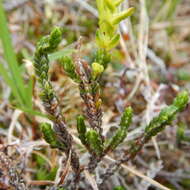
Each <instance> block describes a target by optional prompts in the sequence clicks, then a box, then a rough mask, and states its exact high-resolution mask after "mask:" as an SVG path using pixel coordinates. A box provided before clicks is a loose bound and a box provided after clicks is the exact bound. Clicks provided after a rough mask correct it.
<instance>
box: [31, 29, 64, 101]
mask: <svg viewBox="0 0 190 190" xmlns="http://www.w3.org/2000/svg"><path fill="white" fill-rule="evenodd" d="M61 37H62V33H61V29H60V28H58V27H55V28H54V29H53V30H52V32H51V33H50V35H48V36H45V37H43V38H41V40H40V41H39V42H38V43H37V47H36V51H35V55H34V68H35V72H36V75H37V76H38V82H39V84H40V86H41V88H42V93H41V98H42V99H43V101H47V102H49V101H50V100H52V99H53V98H54V97H55V95H54V91H53V88H52V85H51V83H50V82H49V80H48V78H49V77H48V70H49V59H48V53H51V52H53V51H54V50H55V49H56V48H57V46H58V44H59V43H60V42H61Z"/></svg>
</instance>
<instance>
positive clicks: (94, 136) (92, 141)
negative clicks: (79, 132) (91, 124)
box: [86, 130, 103, 156]
mask: <svg viewBox="0 0 190 190" xmlns="http://www.w3.org/2000/svg"><path fill="white" fill-rule="evenodd" d="M86 140H87V143H88V145H89V147H90V149H91V150H92V151H93V152H94V153H95V154H96V155H97V156H100V155H101V154H102V152H103V143H102V140H101V138H100V136H99V134H98V133H97V132H96V131H95V130H89V131H88V132H87V133H86Z"/></svg>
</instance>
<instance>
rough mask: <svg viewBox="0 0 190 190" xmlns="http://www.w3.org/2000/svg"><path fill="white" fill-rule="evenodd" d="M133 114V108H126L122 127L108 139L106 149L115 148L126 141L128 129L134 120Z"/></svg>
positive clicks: (122, 118)
mask: <svg viewBox="0 0 190 190" xmlns="http://www.w3.org/2000/svg"><path fill="white" fill-rule="evenodd" d="M132 115H133V111H132V108H131V107H128V108H126V109H125V111H124V112H123V115H122V117H121V122H120V128H119V129H118V130H117V131H116V133H115V135H114V136H113V137H112V138H111V139H110V140H109V141H108V145H107V148H106V151H109V150H114V149H115V148H116V147H117V146H118V145H119V144H121V143H122V142H123V141H124V139H125V138H126V136H127V130H128V128H129V126H130V124H131V121H132Z"/></svg>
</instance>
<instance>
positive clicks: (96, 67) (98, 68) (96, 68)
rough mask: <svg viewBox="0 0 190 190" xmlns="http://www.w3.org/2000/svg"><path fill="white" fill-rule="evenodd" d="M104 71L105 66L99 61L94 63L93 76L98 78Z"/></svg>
mask: <svg viewBox="0 0 190 190" xmlns="http://www.w3.org/2000/svg"><path fill="white" fill-rule="evenodd" d="M103 71H104V67H103V66H102V65H100V64H99V63H97V62H94V63H92V76H93V78H94V79H95V78H97V76H99V75H100V74H101V73H102V72H103Z"/></svg>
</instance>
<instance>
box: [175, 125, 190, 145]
mask: <svg viewBox="0 0 190 190" xmlns="http://www.w3.org/2000/svg"><path fill="white" fill-rule="evenodd" d="M185 130H186V125H185V123H179V125H178V128H177V134H176V138H177V144H180V143H181V141H188V142H190V137H188V136H186V135H185Z"/></svg>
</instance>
